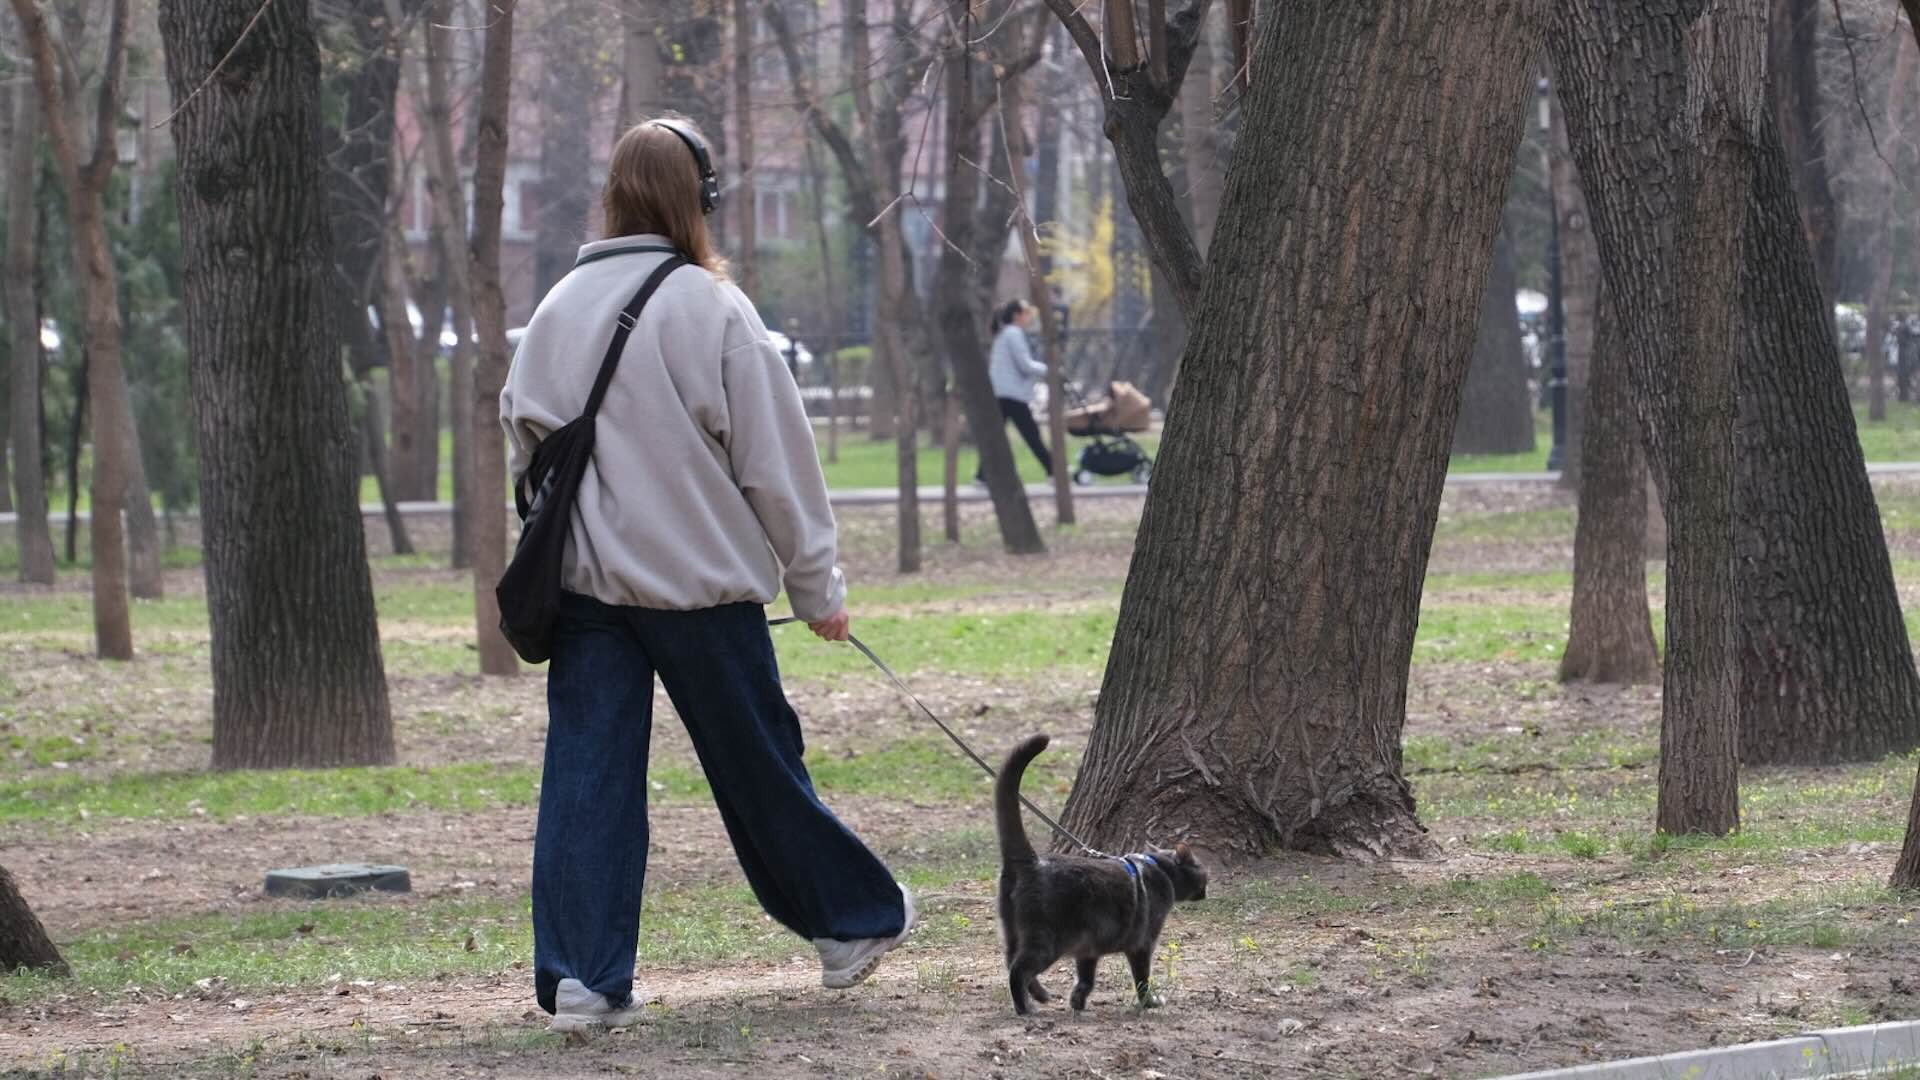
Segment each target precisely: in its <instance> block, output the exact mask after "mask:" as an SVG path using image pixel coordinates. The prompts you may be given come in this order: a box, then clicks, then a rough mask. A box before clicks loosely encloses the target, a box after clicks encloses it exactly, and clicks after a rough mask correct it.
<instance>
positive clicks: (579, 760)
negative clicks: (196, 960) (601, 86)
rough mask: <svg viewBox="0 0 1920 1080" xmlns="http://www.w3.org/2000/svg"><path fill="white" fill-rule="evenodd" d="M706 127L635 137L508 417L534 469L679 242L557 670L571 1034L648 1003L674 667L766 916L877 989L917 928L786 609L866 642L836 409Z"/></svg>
mask: <svg viewBox="0 0 1920 1080" xmlns="http://www.w3.org/2000/svg"><path fill="white" fill-rule="evenodd" d="M710 160H711V159H710V158H709V157H708V154H707V151H706V144H705V143H704V141H702V140H701V138H700V136H699V133H698V131H697V130H696V129H695V128H694V127H693V126H692V125H691V124H690V123H687V122H686V121H682V120H652V121H648V122H647V123H644V124H641V125H639V126H637V127H634V128H632V129H631V130H629V131H627V132H626V134H624V135H623V136H621V138H620V141H619V143H618V145H617V146H616V147H615V148H614V152H613V160H612V162H611V163H610V165H609V168H608V175H607V181H606V186H605V189H604V192H603V194H602V202H603V205H604V209H605V212H606V235H607V239H604V240H600V241H596V242H594V243H590V244H587V245H586V246H585V247H583V248H581V249H580V255H579V258H578V260H577V261H576V262H575V264H574V268H573V270H572V271H571V272H570V273H568V274H567V275H566V277H564V278H562V279H561V280H560V281H559V283H557V284H556V285H555V286H554V287H553V289H552V291H550V292H548V293H547V295H546V298H545V299H543V300H542V301H541V302H540V306H539V309H538V310H536V311H535V312H534V314H533V319H532V320H531V321H530V322H529V323H528V325H527V330H526V334H525V336H524V337H523V338H522V339H521V341H520V346H519V348H518V350H517V351H516V352H515V354H514V358H513V366H512V369H511V370H510V371H509V372H508V375H507V382H506V387H505V389H504V390H503V391H502V393H501V395H500V417H501V422H502V423H503V424H504V425H505V427H506V432H507V443H508V447H509V454H510V466H511V469H512V474H513V475H514V476H516V477H517V476H519V475H520V474H521V473H523V472H524V471H525V470H526V467H527V464H528V461H529V459H530V458H531V456H532V454H533V450H534V447H536V446H537V445H539V443H540V440H541V439H543V438H545V437H546V436H547V435H548V434H550V433H552V432H553V431H556V430H558V429H559V428H560V427H561V426H562V425H564V424H566V423H567V422H569V421H571V420H572V419H573V418H575V417H577V416H579V415H580V414H581V412H582V411H583V409H584V406H585V404H586V400H587V394H588V391H589V390H590V389H591V387H592V385H593V381H594V376H595V373H596V371H597V370H598V368H599V365H600V360H601V357H602V355H603V354H604V352H605V351H606V348H607V345H608V343H609V341H610V340H611V339H612V337H613V332H614V323H615V319H616V318H617V317H620V315H621V309H622V307H623V306H624V305H625V304H626V303H627V301H628V300H629V299H630V298H631V297H632V296H633V295H634V294H635V292H636V291H637V290H638V288H639V286H640V285H641V283H642V282H644V281H645V280H646V279H647V278H648V277H649V275H651V274H652V273H653V271H655V270H656V269H658V268H659V267H660V266H661V265H662V264H663V263H664V262H665V261H666V260H668V259H669V258H672V257H673V256H674V254H675V253H678V254H680V255H682V256H684V257H685V258H687V259H688V260H689V261H690V262H691V263H692V264H694V265H683V266H680V267H679V268H677V269H675V270H673V271H671V272H670V273H669V274H668V275H667V277H666V279H665V280H664V281H663V282H662V283H661V285H660V287H659V290H658V291H657V292H656V293H655V294H654V295H653V298H652V299H651V300H650V301H649V302H648V303H647V305H646V306H645V308H644V309H642V311H641V313H640V316H639V318H638V319H637V320H635V322H634V325H633V329H632V332H631V335H630V336H629V338H628V341H627V344H626V346H625V348H624V350H623V352H622V353H621V358H620V363H619V366H618V368H617V369H616V370H615V372H614V375H613V380H612V382H611V384H610V385H609V386H608V389H607V393H606V397H605V400H604V403H603V405H602V407H601V410H600V413H599V416H598V419H597V422H596V428H595V445H594V451H593V460H592V463H591V464H590V465H589V466H588V467H587V471H586V474H585V476H584V477H583V478H582V480H581V482H580V488H579V495H578V502H577V504H576V505H575V508H574V517H573V527H572V532H571V536H570V542H569V544H568V549H567V553H566V559H565V561H564V567H563V579H562V584H563V587H564V590H565V591H564V592H563V594H562V597H561V612H560V620H559V623H558V625H557V626H556V628H555V632H554V643H553V658H552V662H551V664H550V666H549V668H548V671H547V713H548V719H547V742H546V754H545V761H544V765H543V768H542V772H541V778H540V809H539V818H538V822H537V824H536V826H535V830H534V849H533V934H534V946H533V951H534V993H535V996H536V998H537V999H538V1000H539V1003H540V1006H541V1007H542V1008H543V1009H545V1010H546V1011H547V1012H548V1013H551V1014H552V1015H553V1020H552V1028H553V1030H556V1031H579V1030H586V1029H591V1028H599V1027H620V1026H625V1025H627V1024H630V1023H632V1022H633V1021H634V1020H635V1019H636V1018H637V1016H638V1013H639V1007H638V1005H637V1004H636V1003H635V1002H634V999H633V968H634V949H635V946H636V944H637V939H638V925H639V916H640V897H641V888H642V885H643V883H644V881H645V875H646V862H647V749H648V746H647V744H648V738H649V734H650V731H651V725H652V712H653V687H654V676H655V675H656V674H658V676H659V678H660V680H661V682H663V683H664V684H665V686H666V690H667V695H668V697H669V698H671V700H672V701H673V705H674V709H675V711H677V712H678V713H679V714H680V719H681V722H682V723H684V724H685V725H686V728H687V732H688V734H689V735H690V736H691V738H692V742H693V746H694V750H695V752H696V753H698V754H699V757H700V764H701V767H702V769H704V770H705V772H706V776H707V780H708V783H709V784H710V785H711V786H712V789H713V796H714V801H715V802H717V803H718V804H719V808H720V816H721V819H722V821H723V822H724V823H725V825H726V829H727V835H728V836H729V837H730V838H731V840H732V841H733V847H734V852H735V854H736V855H737V856H738V857H739V860H740V865H741V868H742V869H743V870H744V871H745V873H746V877H747V881H748V883H749V884H750V885H752V887H753V892H754V895H755V896H756V897H757V898H758V899H759V901H760V904H761V906H762V907H764V908H765V909H766V912H767V914H768V915H770V916H772V917H773V918H774V919H775V920H777V921H778V922H780V923H781V924H782V925H783V926H786V927H787V928H788V929H790V930H792V931H793V932H794V933H796V934H799V935H801V936H802V937H805V938H808V939H810V940H811V941H812V942H813V943H814V945H815V947H816V948H817V950H818V952H819V954H820V961H821V981H822V983H824V984H825V985H826V986H828V987H832V988H844V987H849V986H853V985H856V984H857V983H859V982H860V981H862V980H864V979H865V978H866V977H867V976H868V975H869V974H871V973H872V972H873V970H874V968H875V967H876V966H877V965H878V964H879V962H880V958H881V957H882V956H883V955H885V954H886V953H887V952H888V951H889V950H890V949H892V948H894V947H895V946H897V945H899V944H900V943H901V942H902V941H903V940H904V939H905V938H906V935H907V931H908V930H909V929H911V927H912V925H913V917H914V915H913V902H912V899H911V897H909V896H908V895H907V893H906V890H905V889H904V888H902V887H900V886H899V885H897V884H896V883H895V882H894V879H893V875H892V874H891V873H890V872H889V871H888V870H887V868H886V866H885V865H884V864H882V863H881V861H880V860H879V859H878V858H877V857H876V856H875V855H874V854H873V852H871V851H870V850H868V849H867V847H866V845H864V844H862V843H861V842H860V840H859V838H858V837H856V836H854V834H853V833H852V832H851V831H849V830H848V829H847V828H846V826H844V825H842V824H841V823H840V821H839V820H838V819H837V818H835V817H834V815H833V814H832V812H831V811H829V810H828V809H827V808H826V807H825V806H824V805H822V804H821V802H820V800H819V798H818V797H817V796H816V795H815V793H814V790H813V784H812V781H811V780H810V779H809V777H808V775H807V768H806V765H805V764H804V763H803V761H802V760H801V753H802V749H803V744H802V740H801V734H800V724H799V720H798V719H797V718H796V717H795V715H794V712H793V709H792V708H791V707H790V706H789V705H788V703H787V699H786V696H785V694H784V693H783V692H782V690H781V686H780V673H779V669H778V667H777V665H776V664H775V661H774V653H773V643H772V639H771V638H770V637H769V635H768V631H767V621H766V605H768V604H770V603H772V601H773V599H774V597H775V595H776V594H777V593H778V592H779V591H780V590H781V588H782V587H783V586H784V588H785V590H786V593H787V596H788V598H789V599H790V601H791V602H792V605H793V611H794V614H795V615H797V616H798V617H799V618H800V619H802V620H804V621H805V622H806V623H807V625H808V626H809V627H811V628H812V630H813V632H814V633H815V634H818V635H819V636H820V637H822V638H825V639H827V640H829V641H845V640H846V639H847V637H848V616H847V610H846V584H845V582H844V580H843V579H842V577H841V574H840V571H839V570H838V569H837V568H836V567H835V553H836V550H837V542H836V535H835V529H834V521H833V513H832V510H831V509H830V508H829V505H828V502H827V488H826V481H825V479H824V478H823V477H822V476H821V472H820V463H819V459H818V457H817V456H816V455H815V452H814V444H813V429H812V427H811V425H810V424H809V422H808V420H807V416H806V411H805V409H804V408H803V406H802V404H801V401H800V392H799V389H798V387H796V386H795V385H794V382H793V378H792V376H791V374H790V373H789V372H788V371H787V367H786V362H785V359H784V358H783V357H782V356H781V355H780V351H779V349H777V348H776V347H775V346H774V345H773V343H772V342H771V341H770V340H769V338H768V335H767V330H766V327H765V326H764V325H762V323H761V321H760V316H759V314H758V313H756V312H755V311H754V307H753V304H752V302H750V301H749V300H748V299H747V298H746V296H745V295H744V294H742V293H741V291H740V290H739V289H738V288H737V287H735V286H734V285H733V283H732V282H731V281H729V280H728V279H727V271H726V264H725V263H724V262H723V261H722V260H721V259H720V258H719V257H718V256H717V255H716V254H715V253H714V249H713V244H712V241H711V239H710V238H709V236H708V233H707V225H706V218H705V214H706V213H708V212H711V209H712V203H713V200H714V198H715V196H716V194H717V188H718V185H717V182H716V180H715V179H714V176H713V170H712V166H711V163H710Z"/></svg>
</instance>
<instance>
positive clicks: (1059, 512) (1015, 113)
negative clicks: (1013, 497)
mask: <svg viewBox="0 0 1920 1080" xmlns="http://www.w3.org/2000/svg"><path fill="white" fill-rule="evenodd" d="M1024 90H1025V85H1024V80H1023V79H1021V78H1019V77H1017V76H1016V77H1014V78H1010V79H1008V80H1006V82H1005V83H1004V84H1003V85H1002V86H1001V92H1000V124H1001V126H1002V128H1003V129H1004V130H1005V132H1006V138H1005V140H1004V148H1005V150H1006V155H1007V184H1008V185H1009V186H1010V187H1011V188H1012V190H1013V204H1014V207H1015V215H1016V216H1015V222H1014V231H1015V232H1017V233H1019V234H1020V255H1021V258H1022V260H1023V261H1024V262H1025V263H1026V268H1027V291H1028V292H1030V293H1032V294H1033V298H1034V302H1035V303H1037V304H1039V305H1040V336H1041V338H1042V341H1043V346H1042V348H1043V352H1044V354H1045V356H1046V363H1047V442H1048V448H1049V449H1050V450H1052V451H1053V510H1054V521H1055V523H1056V524H1059V525H1071V524H1073V523H1074V513H1073V466H1072V464H1071V459H1070V458H1069V457H1068V449H1069V447H1068V444H1067V388H1066V377H1065V374H1064V372H1063V371H1062V370H1061V369H1062V367H1063V363H1062V356H1061V349H1060V314H1059V312H1057V311H1055V310H1054V309H1053V295H1052V289H1051V288H1049V287H1048V285H1047V276H1046V272H1045V271H1044V270H1042V269H1041V266H1040V259H1041V256H1040V233H1039V230H1038V229H1037V228H1036V227H1035V225H1034V223H1033V218H1032V217H1030V216H1028V214H1027V196H1026V191H1025V189H1024V188H1023V187H1022V181H1021V179H1020V176H1021V173H1022V172H1023V171H1024V170H1022V169H1020V168H1018V167H1017V166H1016V164H1015V163H1016V161H1021V160H1025V158H1026V156H1027V154H1026V127H1025V125H1024V124H1023V123H1022V122H1021V119H1020V114H1021V112H1022V111H1024V109H1025V104H1026V95H1025V93H1024V92H1023V91H1024ZM1048 111H1051V110H1042V113H1043V114H1044V113H1045V112H1048ZM1043 131H1044V125H1043Z"/></svg>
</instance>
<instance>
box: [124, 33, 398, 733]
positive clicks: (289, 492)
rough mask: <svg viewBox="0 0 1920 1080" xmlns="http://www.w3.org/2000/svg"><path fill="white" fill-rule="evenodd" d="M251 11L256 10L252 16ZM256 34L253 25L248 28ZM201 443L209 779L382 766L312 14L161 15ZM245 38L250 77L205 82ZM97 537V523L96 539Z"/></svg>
mask: <svg viewBox="0 0 1920 1080" xmlns="http://www.w3.org/2000/svg"><path fill="white" fill-rule="evenodd" d="M256 13H257V14H256ZM249 27H251V30H250V32H249V29H248V28H249ZM160 32H161V36H162V38H163V39H164V40H165V43H166V56H167V82H168V85H169V86H170V87H171V88H172V90H173V95H174V100H175V101H177V102H184V101H186V99H187V96H188V95H189V94H193V93H195V91H196V88H199V89H198V96H196V97H195V98H194V99H193V100H192V101H191V102H190V103H188V106H187V107H186V108H183V109H181V110H179V111H178V112H177V113H176V114H175V115H174V118H173V127H172V132H173V139H174V144H175V145H176V146H177V147H178V148H179V154H180V182H179V198H180V220H181V230H180V232H181V236H182V238H183V239H184V242H185V243H184V248H183V250H182V255H181V259H182V266H183V268H184V277H185V281H186V295H185V310H186V323H187V344H188V348H189V349H190V350H191V351H192V353H193V356H194V365H193V391H194V394H193V398H194V414H195V420H196V422H197V423H196V427H197V431H198V435H199V447H200V492H201V502H202V509H201V522H202V527H203V529H204V530H205V547H206V576H207V608H208V612H209V614H210V616H211V621H212V648H211V652H212V659H213V765H214V767H215V768H219V769H234V768H281V767H289V766H299V767H320V766H332V765H372V764H385V763H388V762H391V761H392V760H393V754H394V749H393V723H392V715H391V713H390V711H389V708H388V702H387V684H386V677H385V673H384V670H383V666H382V662H381V657H380V635H379V630H378V627H377V625H376V622H375V616H374V604H373V582H372V578H371V575H370V574H369V571H368V568H367V548H366V530H365V528H364V526H363V525H362V523H361V519H360V508H359V498H358V494H357V491H356V488H357V487H358V480H357V477H356V475H355V468H354V465H355V461H354V458H355V452H354V438H353V430H352V426H351V421H350V419H349V418H348V415H347V394H346V385H345V382H344V381H343V380H342V379H341V375H340V350H339V337H338V334H337V332H336V329H335V319H334V316H335V313H336V311H337V308H336V307H335V306H334V302H333V298H332V295H331V285H332V282H331V278H330V275H331V271H332V265H333V263H332V246H333V241H332V237H331V235H330V234H329V231H328V225H327V220H326V202H325V198H324V195H323V193H322V191H321V190H320V188H319V186H318V185H316V184H315V183H314V182H313V181H314V178H315V177H317V176H318V175H319V174H320V170H321V160H320V131H321V101H320V85H319V71H320V55H319V48H318V46H317V44H316V42H315V38H314V32H313V27H312V25H311V23H310V20H309V16H308V13H307V9H306V7H305V6H303V5H299V4H274V5H270V6H268V7H267V8H265V9H261V8H260V7H259V5H258V4H256V3H254V0H164V2H163V3H162V4H161V6H160ZM243 35H246V36H248V37H249V44H250V45H251V47H252V48H253V49H254V51H253V52H251V53H247V54H245V55H247V56H249V57H250V59H249V61H248V64H247V68H246V71H247V78H244V79H231V78H229V79H218V78H209V73H210V72H212V71H213V70H214V68H215V66H216V65H217V64H218V63H219V62H220V60H221V58H222V57H223V56H226V55H228V53H229V52H230V51H232V50H233V48H234V46H235V43H236V42H238V41H239V40H240V39H241V37H242V36H243ZM97 524H98V522H97V520H96V526H97Z"/></svg>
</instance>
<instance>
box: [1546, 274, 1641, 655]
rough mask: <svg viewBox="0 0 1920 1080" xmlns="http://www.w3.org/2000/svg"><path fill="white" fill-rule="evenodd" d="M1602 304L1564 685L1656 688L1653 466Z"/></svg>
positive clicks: (1622, 354)
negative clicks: (1650, 566)
mask: <svg viewBox="0 0 1920 1080" xmlns="http://www.w3.org/2000/svg"><path fill="white" fill-rule="evenodd" d="M1612 306H1613V305H1611V304H1609V303H1607V302H1606V300H1605V299H1602V301H1601V303H1600V305H1599V311H1600V319H1599V323H1598V325H1597V326H1596V327H1595V329H1594V341H1593V346H1592V350H1591V358H1590V359H1589V361H1588V364H1587V370H1586V386H1585V393H1584V394H1583V395H1582V398H1583V400H1582V410H1583V411H1584V412H1585V413H1586V420H1585V429H1586V433H1587V436H1588V441H1587V447H1586V458H1585V462H1584V465H1583V469H1582V473H1581V478H1580V510H1579V517H1578V519H1577V523H1576V525H1575V527H1574V535H1573V606H1572V609H1571V611H1570V613H1569V617H1568V624H1569V628H1568V630H1567V651H1566V653H1565V654H1564V655H1562V656H1561V658H1560V681H1562V682H1575V681H1583V682H1596V683H1620V684H1625V685H1637V684H1640V683H1650V682H1654V681H1656V680H1657V679H1659V678H1660V656H1659V653H1658V652H1657V651H1656V650H1655V648H1654V642H1653V618H1652V615H1651V613H1650V612H1649V610H1648V606H1647V460H1646V451H1645V450H1644V449H1643V447H1642V445H1641V444H1642V437H1641V432H1640V418H1639V417H1638V416H1636V415H1635V414H1634V410H1633V393H1632V390H1631V388H1630V387H1629V386H1628V384H1627V348H1626V340H1625V337H1624V334H1623V332H1622V330H1621V327H1620V321H1619V318H1618V316H1617V315H1616V314H1615V313H1614V312H1613V310H1612Z"/></svg>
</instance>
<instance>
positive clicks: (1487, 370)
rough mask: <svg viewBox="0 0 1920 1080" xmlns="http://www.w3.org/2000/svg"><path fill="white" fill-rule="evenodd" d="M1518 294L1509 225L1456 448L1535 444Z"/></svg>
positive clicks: (1490, 279) (1491, 275)
mask: <svg viewBox="0 0 1920 1080" xmlns="http://www.w3.org/2000/svg"><path fill="white" fill-rule="evenodd" d="M1513 294H1514V269H1513V232H1512V230H1511V229H1508V228H1506V227H1504V226H1503V227H1502V228H1501V229H1500V234H1499V235H1498V236H1497V237H1496V238H1495V239H1494V243H1493V263H1492V266H1491V267H1490V269H1489V272H1488V274H1487V288H1486V292H1485V295H1483V296H1482V297H1481V298H1480V328H1479V331H1478V332H1477V333H1476V335H1475V337H1474V345H1473V363H1472V364H1470V365H1469V366H1468V368H1467V382H1466V385H1465V386H1464V387H1462V388H1461V391H1460V416H1459V418H1458V419H1457V420H1456V421H1455V422H1454V428H1453V452H1454V453H1456V454H1524V453H1527V452H1528V451H1531V450H1532V449H1533V401H1532V394H1531V393H1530V392H1529V390H1528V388H1527V357H1526V353H1525V352H1524V351H1523V350H1522V349H1521V348H1520V318H1519V315H1518V313H1516V312H1515V310H1514V306H1513Z"/></svg>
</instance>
